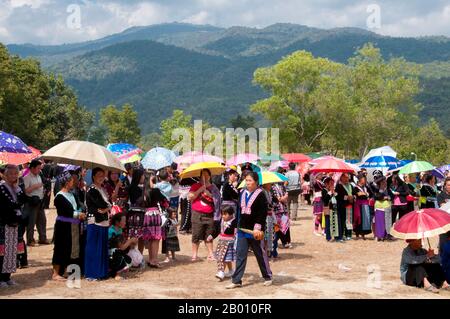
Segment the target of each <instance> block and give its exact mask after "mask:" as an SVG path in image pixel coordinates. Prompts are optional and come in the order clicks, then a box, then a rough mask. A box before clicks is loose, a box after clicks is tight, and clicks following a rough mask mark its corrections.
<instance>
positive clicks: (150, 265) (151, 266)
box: [147, 263, 161, 268]
mask: <svg viewBox="0 0 450 319" xmlns="http://www.w3.org/2000/svg"><path fill="white" fill-rule="evenodd" d="M147 266H149V267H150V268H161V266H160V265H159V264H151V263H147Z"/></svg>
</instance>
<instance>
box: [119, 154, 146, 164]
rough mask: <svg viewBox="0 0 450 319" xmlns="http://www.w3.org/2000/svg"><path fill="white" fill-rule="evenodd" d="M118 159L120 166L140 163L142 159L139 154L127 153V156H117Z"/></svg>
mask: <svg viewBox="0 0 450 319" xmlns="http://www.w3.org/2000/svg"><path fill="white" fill-rule="evenodd" d="M118 158H119V161H120V162H121V163H122V164H126V163H134V162H137V161H140V160H141V159H142V156H141V155H140V154H132V153H128V154H123V155H120V156H118Z"/></svg>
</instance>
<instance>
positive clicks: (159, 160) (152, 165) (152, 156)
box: [141, 147, 177, 170]
mask: <svg viewBox="0 0 450 319" xmlns="http://www.w3.org/2000/svg"><path fill="white" fill-rule="evenodd" d="M176 157H177V156H176V154H175V153H174V152H173V151H171V150H168V149H166V148H163V147H155V148H152V149H151V150H150V151H148V152H147V154H145V157H144V158H143V159H142V162H141V163H142V166H143V167H144V168H145V169H153V170H159V169H161V168H163V167H167V166H170V165H171V164H172V163H173V162H174V160H175V158H176Z"/></svg>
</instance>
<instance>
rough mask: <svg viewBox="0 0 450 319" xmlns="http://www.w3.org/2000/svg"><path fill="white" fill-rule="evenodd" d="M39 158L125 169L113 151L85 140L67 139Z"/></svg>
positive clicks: (93, 166) (106, 168)
mask: <svg viewBox="0 0 450 319" xmlns="http://www.w3.org/2000/svg"><path fill="white" fill-rule="evenodd" d="M41 158H43V159H49V160H52V161H54V162H56V163H62V164H72V165H78V166H81V167H83V168H87V169H93V168H95V167H100V168H103V169H105V170H118V171H125V167H124V166H123V164H122V163H121V162H120V161H119V159H118V158H117V156H116V155H114V153H112V152H110V151H108V150H107V149H106V147H104V146H101V145H97V144H95V143H91V142H85V141H67V142H62V143H59V144H58V145H55V146H53V147H52V148H50V149H49V150H48V151H47V152H45V153H44V154H43V155H42V156H41Z"/></svg>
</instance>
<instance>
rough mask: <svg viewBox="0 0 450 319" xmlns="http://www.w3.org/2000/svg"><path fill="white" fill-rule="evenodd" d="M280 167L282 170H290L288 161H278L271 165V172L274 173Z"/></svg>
mask: <svg viewBox="0 0 450 319" xmlns="http://www.w3.org/2000/svg"><path fill="white" fill-rule="evenodd" d="M278 167H281V168H288V167H289V162H288V161H276V162H273V163H272V164H270V167H269V171H271V172H274V171H276V170H277V169H278Z"/></svg>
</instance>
